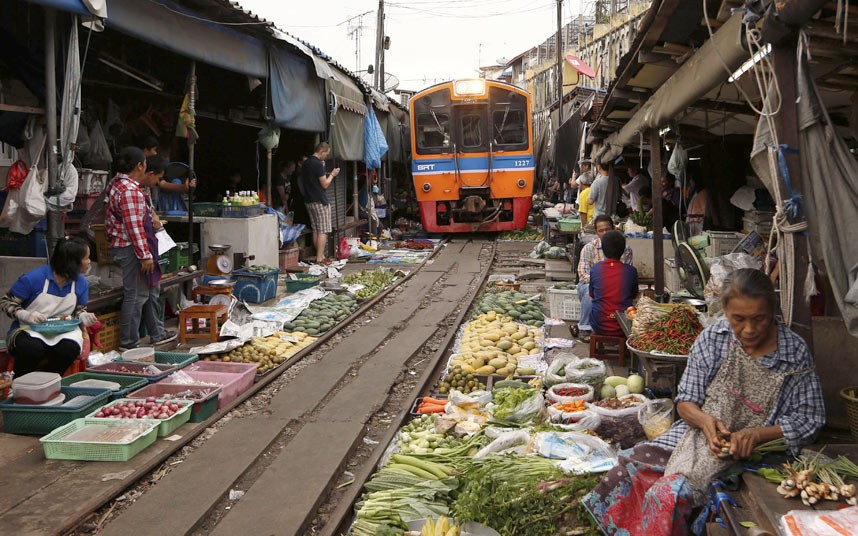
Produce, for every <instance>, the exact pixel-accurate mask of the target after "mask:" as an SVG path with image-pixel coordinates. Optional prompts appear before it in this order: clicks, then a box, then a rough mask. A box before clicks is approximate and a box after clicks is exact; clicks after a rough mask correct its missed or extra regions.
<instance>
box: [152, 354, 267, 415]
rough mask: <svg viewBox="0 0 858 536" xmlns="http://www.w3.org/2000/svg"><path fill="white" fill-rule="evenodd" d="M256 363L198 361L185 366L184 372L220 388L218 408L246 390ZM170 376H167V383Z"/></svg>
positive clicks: (251, 383)
mask: <svg viewBox="0 0 858 536" xmlns="http://www.w3.org/2000/svg"><path fill="white" fill-rule="evenodd" d="M256 368H257V365H256V363H218V362H215V361H200V362H197V363H194V364H193V365H192V366H189V367H185V369H184V371H183V372H184V373H185V374H187V375H189V376H190V377H192V378H193V379H194V380H197V381H199V382H201V383H203V384H212V383H213V384H215V385H217V386H219V387H220V388H221V393H220V397H219V399H218V408H223V407H224V406H226V405H228V404H229V403H230V402H232V401H233V400H235V399H236V398H238V395H240V394H241V393H243V392H244V391H246V390H247V389H248V388H249V387H250V386H251V385H253V380H254V378H255V376H256ZM169 379H170V378H167V380H168V381H167V383H170V382H169Z"/></svg>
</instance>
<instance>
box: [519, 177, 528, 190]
mask: <svg viewBox="0 0 858 536" xmlns="http://www.w3.org/2000/svg"><path fill="white" fill-rule="evenodd" d="M525 186H527V181H526V180H524V179H518V187H519V188H524V187H525Z"/></svg>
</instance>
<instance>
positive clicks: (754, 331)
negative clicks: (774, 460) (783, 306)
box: [585, 269, 825, 536]
mask: <svg viewBox="0 0 858 536" xmlns="http://www.w3.org/2000/svg"><path fill="white" fill-rule="evenodd" d="M721 303H722V306H723V309H724V313H725V314H726V319H724V320H721V321H720V322H717V323H716V324H714V325H712V326H710V327H708V328H706V329H705V330H704V331H703V332H702V333H701V334H700V336H699V337H698V338H697V340H696V341H695V343H694V345H693V346H692V348H691V353H690V356H689V359H688V367H687V368H686V370H685V373H684V374H683V376H682V381H681V383H680V385H679V389H678V394H677V396H676V398H675V402H676V404H677V411H678V413H679V415H680V416H681V417H682V420H679V421H677V422H676V423H675V424H674V425H673V427H672V428H671V429H670V430H669V431H668V432H667V433H665V434H664V435H662V436H661V437H659V438H658V439H656V440H655V441H652V442H648V443H643V444H641V445H638V446H637V447H635V448H634V449H631V450H629V451H625V452H623V453H622V454H621V456H620V463H619V464H618V466H617V467H616V468H615V469H612V470H611V471H610V472H609V473H608V474H606V475H605V477H604V478H603V480H602V482H601V483H600V484H599V486H597V488H596V489H595V490H594V491H593V492H592V493H590V494H589V495H588V496H587V497H586V498H585V506H586V507H587V509H588V510H589V511H590V513H591V514H592V515H593V517H594V518H595V519H596V521H597V522H598V523H599V525H600V526H601V527H602V529H603V531H604V532H605V533H607V534H621V535H631V536H634V535H637V534H647V536H659V535H672V534H676V535H678V534H688V533H689V531H690V527H689V525H688V521H689V517H690V515H691V510H692V508H694V507H696V506H701V505H702V504H703V502H704V499H705V494H706V491H707V490H708V489H709V485H710V483H711V482H712V481H713V479H716V478H717V477H718V476H719V475H721V474H723V473H724V472H726V470H727V469H728V468H729V467H730V466H731V465H732V464H733V463H734V462H738V461H740V460H743V459H745V458H747V457H748V456H750V454H751V451H752V450H753V449H754V447H755V446H756V445H758V444H760V443H764V442H766V441H770V440H773V439H777V438H780V437H783V438H785V439H786V442H787V445H788V446H789V448H790V450H791V451H793V452H794V453H797V452H798V451H800V449H801V447H802V446H803V445H805V444H808V443H810V442H812V441H813V439H814V438H815V436H816V434H817V433H818V432H819V430H820V429H821V428H822V426H823V425H824V424H825V408H824V405H823V401H822V389H821V387H820V384H819V378H818V377H817V375H816V373H815V372H814V371H813V360H812V358H811V356H810V353H809V352H808V348H807V345H806V344H805V342H804V341H803V340H802V339H801V338H800V337H799V336H798V335H796V334H795V333H793V332H792V331H790V330H789V329H788V328H786V327H785V326H783V325H781V324H779V323H778V322H777V321H776V319H775V311H776V308H777V298H776V295H775V292H774V288H773V287H772V284H771V281H770V280H769V278H768V277H767V276H766V275H765V274H764V273H763V272H761V271H759V270H754V269H742V270H737V271H735V272H733V273H732V274H730V276H729V277H728V278H727V280H726V281H725V282H724V287H723V290H722V292H721ZM724 445H727V448H728V451H729V453H728V454H725V455H722V447H723V446H724ZM722 456H723V457H722ZM695 528H697V527H695Z"/></svg>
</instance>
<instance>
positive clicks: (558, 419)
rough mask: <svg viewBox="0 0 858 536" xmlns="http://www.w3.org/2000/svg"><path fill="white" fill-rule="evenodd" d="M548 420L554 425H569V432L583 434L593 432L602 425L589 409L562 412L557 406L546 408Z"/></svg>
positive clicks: (599, 419)
mask: <svg viewBox="0 0 858 536" xmlns="http://www.w3.org/2000/svg"><path fill="white" fill-rule="evenodd" d="M546 411H547V412H548V420H549V421H551V422H552V423H554V424H564V425H569V426H570V427H571V428H569V429H570V430H574V431H578V432H583V431H585V430H595V429H597V428H598V427H599V425H600V424H601V423H602V418H601V417H599V415H598V414H597V413H596V412H594V411H590V410H589V409H584V410H581V411H563V410H562V409H558V408H557V406H548V409H547V410H546Z"/></svg>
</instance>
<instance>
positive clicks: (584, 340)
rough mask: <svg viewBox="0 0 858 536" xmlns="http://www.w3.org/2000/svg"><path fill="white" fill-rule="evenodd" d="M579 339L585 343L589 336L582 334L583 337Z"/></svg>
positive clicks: (587, 341) (588, 340)
mask: <svg viewBox="0 0 858 536" xmlns="http://www.w3.org/2000/svg"><path fill="white" fill-rule="evenodd" d="M580 339H581V342H585V343H589V342H590V336H589V335H584V336H583V337H581V338H580Z"/></svg>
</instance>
